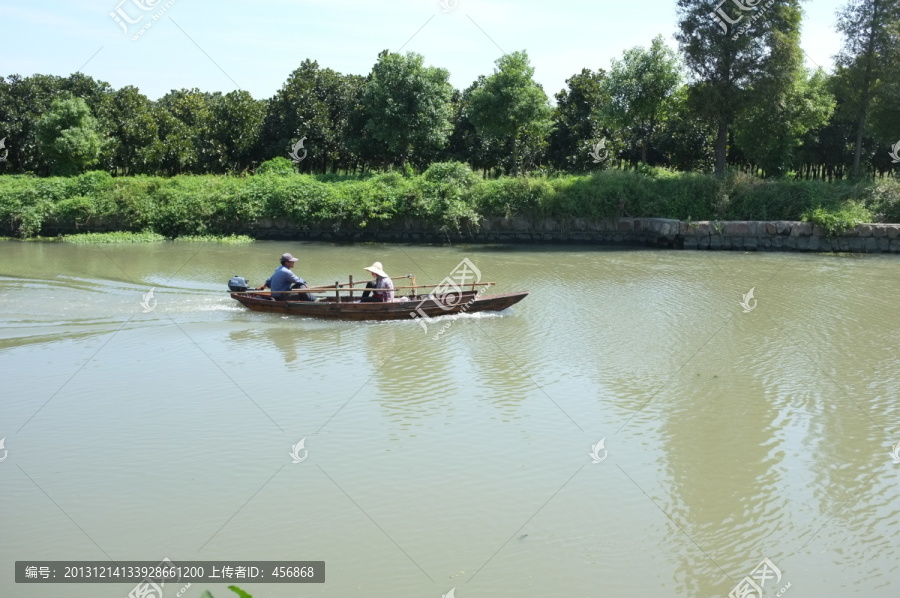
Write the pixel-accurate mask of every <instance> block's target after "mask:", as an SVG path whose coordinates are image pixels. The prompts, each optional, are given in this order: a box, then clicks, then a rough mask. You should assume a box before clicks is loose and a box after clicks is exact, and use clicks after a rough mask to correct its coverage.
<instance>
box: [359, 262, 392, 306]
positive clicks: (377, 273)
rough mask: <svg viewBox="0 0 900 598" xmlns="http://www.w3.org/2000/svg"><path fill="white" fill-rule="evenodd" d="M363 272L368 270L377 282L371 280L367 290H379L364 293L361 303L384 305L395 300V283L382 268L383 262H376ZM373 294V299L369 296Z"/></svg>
mask: <svg viewBox="0 0 900 598" xmlns="http://www.w3.org/2000/svg"><path fill="white" fill-rule="evenodd" d="M363 270H367V271H368V272H371V273H372V277H373V278H374V279H375V280H370V281H369V282H367V283H366V288H367V289H377V290H372V291H363V294H362V299H360V302H362V303H384V302H387V301H393V300H394V283H393V282H392V281H391V277H390V276H388V275H387V273H385V271H384V268H383V267H382V266H381V262H375V263H374V264H372V265H371V266H369V267H368V268H363ZM370 293H371V295H372V296H371V297H370V296H369V294H370Z"/></svg>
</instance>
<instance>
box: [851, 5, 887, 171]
mask: <svg viewBox="0 0 900 598" xmlns="http://www.w3.org/2000/svg"><path fill="white" fill-rule="evenodd" d="M879 3H880V0H874V1H873V2H872V20H871V21H870V22H869V39H868V42H867V43H866V54H865V59H866V70H865V74H864V75H863V81H862V96H861V97H860V99H859V113H858V115H857V117H856V149H855V150H854V152H853V178H855V179H858V178H859V166H860V158H861V157H862V138H863V133H864V132H865V128H866V117H867V116H868V114H869V88H870V87H871V84H872V81H871V79H872V58H873V54H874V53H875V25H876V23H877V22H878V5H879Z"/></svg>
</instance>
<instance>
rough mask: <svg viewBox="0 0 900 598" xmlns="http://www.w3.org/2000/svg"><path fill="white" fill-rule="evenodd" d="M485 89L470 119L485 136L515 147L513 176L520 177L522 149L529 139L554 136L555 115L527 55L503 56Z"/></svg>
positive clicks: (479, 93)
mask: <svg viewBox="0 0 900 598" xmlns="http://www.w3.org/2000/svg"><path fill="white" fill-rule="evenodd" d="M496 65H497V67H496V68H495V69H494V74H493V75H491V76H490V77H488V78H487V79H486V80H485V82H484V85H483V86H481V87H479V88H477V89H476V90H475V91H473V92H472V96H471V98H470V110H469V118H470V119H471V121H472V123H473V124H474V125H475V128H476V129H477V130H478V132H479V133H480V134H482V135H485V136H487V137H493V138H497V139H503V140H507V141H509V142H510V143H511V144H512V162H513V174H514V175H516V176H518V174H519V148H520V145H521V144H522V141H523V140H525V139H526V138H532V139H537V140H540V139H542V138H546V136H547V135H548V134H549V133H550V129H551V127H552V122H551V120H550V118H551V115H552V111H551V109H550V103H549V101H548V99H547V94H546V93H544V90H543V88H542V87H541V86H540V85H538V84H537V83H536V82H535V81H534V79H533V77H534V67H532V66H531V65H530V64H529V61H528V54H527V53H526V52H513V53H512V54H505V55H503V56H501V57H500V58H499V59H498V60H497V62H496Z"/></svg>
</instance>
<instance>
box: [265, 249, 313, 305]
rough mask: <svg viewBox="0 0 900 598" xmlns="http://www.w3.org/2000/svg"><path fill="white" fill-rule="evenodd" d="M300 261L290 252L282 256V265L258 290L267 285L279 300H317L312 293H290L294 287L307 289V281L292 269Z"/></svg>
mask: <svg viewBox="0 0 900 598" xmlns="http://www.w3.org/2000/svg"><path fill="white" fill-rule="evenodd" d="M298 261H299V259H298V258H295V257H294V256H292V255H291V254H290V253H285V254H284V255H282V256H281V267H280V268H278V269H277V270H275V273H274V274H272V276H270V277H269V279H268V280H267V281H266V282H265V283H263V285H262V286H261V287H259V288H258V289H257V290H258V291H262V290H263V289H265V288H266V287H269V288H270V289H272V299H276V300H278V301H289V300H290V301H315V297H313V296H312V295H311V294H310V293H288V292H287V291H292V290H294V289H305V288H307V286H306V281H305V280H303V279H302V278H300V277H299V276H297V275H296V274H294V273H293V272H292V271H291V270H293V268H294V264H296V263H297V262H298Z"/></svg>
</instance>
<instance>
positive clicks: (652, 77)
mask: <svg viewBox="0 0 900 598" xmlns="http://www.w3.org/2000/svg"><path fill="white" fill-rule="evenodd" d="M680 83H681V65H680V63H679V61H678V57H677V55H676V54H675V52H673V51H672V50H670V49H669V48H668V47H667V46H666V44H665V42H664V41H663V37H662V36H661V35H657V36H656V37H655V38H654V39H653V42H652V44H651V45H650V49H649V50H645V49H644V48H641V47H636V48H632V49H630V50H627V51H626V52H625V53H624V56H623V57H622V60H621V61H619V60H613V62H612V68H611V69H610V72H609V76H608V77H607V79H606V81H605V84H604V87H605V89H606V93H607V94H608V96H609V98H610V101H609V102H608V103H606V104H604V105H602V106H599V107H598V108H599V110H600V113H601V114H602V115H603V116H602V119H603V120H605V121H606V122H608V123H609V124H610V126H611V127H612V128H614V129H615V130H616V131H617V132H618V134H619V135H622V134H623V133H625V132H626V131H630V132H631V136H632V137H634V138H635V139H636V140H638V141H639V143H640V147H641V149H640V151H641V161H642V162H645V163H646V162H647V155H648V152H649V149H650V140H651V138H652V136H653V134H654V133H655V132H656V129H657V127H659V125H660V124H661V123H662V122H663V121H664V120H665V118H666V116H667V114H668V113H669V112H671V111H672V110H673V100H674V99H675V97H676V92H677V90H678V86H679V85H680Z"/></svg>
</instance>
